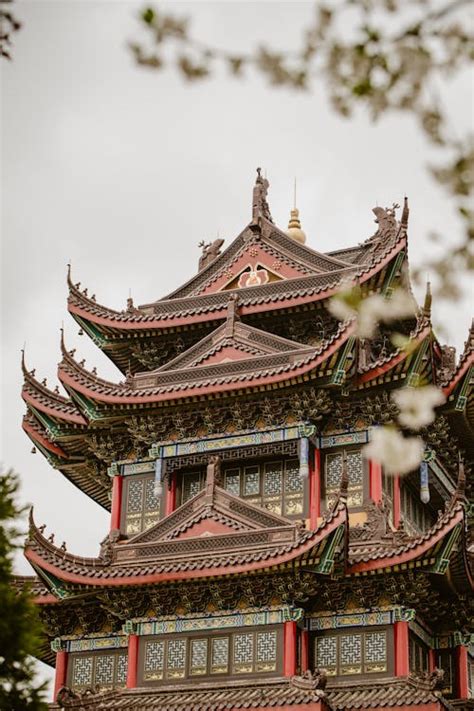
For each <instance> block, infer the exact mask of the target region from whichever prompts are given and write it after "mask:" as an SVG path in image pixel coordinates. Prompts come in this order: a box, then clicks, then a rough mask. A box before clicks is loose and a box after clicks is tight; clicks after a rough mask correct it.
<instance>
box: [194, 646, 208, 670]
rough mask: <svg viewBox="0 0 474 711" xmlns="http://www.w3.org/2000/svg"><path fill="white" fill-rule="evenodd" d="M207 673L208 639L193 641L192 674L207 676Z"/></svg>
mask: <svg viewBox="0 0 474 711" xmlns="http://www.w3.org/2000/svg"><path fill="white" fill-rule="evenodd" d="M206 671H207V639H193V640H192V641H191V674H205V673H206Z"/></svg>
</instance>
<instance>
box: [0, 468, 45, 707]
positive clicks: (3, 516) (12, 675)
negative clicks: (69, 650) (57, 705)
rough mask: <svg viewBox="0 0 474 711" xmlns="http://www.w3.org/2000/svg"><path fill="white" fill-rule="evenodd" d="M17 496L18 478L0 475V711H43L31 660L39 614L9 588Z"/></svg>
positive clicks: (40, 687) (37, 640)
mask: <svg viewBox="0 0 474 711" xmlns="http://www.w3.org/2000/svg"><path fill="white" fill-rule="evenodd" d="M17 493H18V477H17V476H16V475H15V474H13V473H12V472H11V471H9V472H6V473H4V472H0V610H1V615H0V709H8V711H46V709H47V705H46V703H45V702H44V700H43V692H44V690H45V687H46V684H40V685H35V682H34V677H35V669H34V662H33V660H32V656H33V655H35V653H37V651H38V647H39V643H40V634H41V627H40V622H39V619H38V614H37V611H36V607H35V605H34V603H33V601H32V599H31V596H30V594H29V592H28V590H21V591H17V589H16V588H15V587H14V586H13V585H12V578H13V555H14V552H15V550H16V549H17V548H18V547H19V544H18V539H19V537H20V535H21V532H20V531H19V530H18V529H17V527H16V526H17V523H18V520H19V517H20V516H21V515H22V514H23V512H24V509H20V508H18V506H17V504H16V497H17Z"/></svg>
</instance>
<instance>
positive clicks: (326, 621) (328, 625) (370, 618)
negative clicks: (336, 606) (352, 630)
mask: <svg viewBox="0 0 474 711" xmlns="http://www.w3.org/2000/svg"><path fill="white" fill-rule="evenodd" d="M392 622H393V610H374V611H373V612H348V613H345V614H341V615H321V616H319V617H310V618H309V619H308V620H307V628H308V629H309V630H311V631H315V630H316V631H320V630H335V629H339V628H341V627H370V626H372V625H389V624H392Z"/></svg>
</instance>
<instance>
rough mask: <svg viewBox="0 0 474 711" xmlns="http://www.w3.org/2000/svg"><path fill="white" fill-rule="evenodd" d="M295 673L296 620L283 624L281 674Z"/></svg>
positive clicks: (290, 674)
mask: <svg viewBox="0 0 474 711" xmlns="http://www.w3.org/2000/svg"><path fill="white" fill-rule="evenodd" d="M295 674H296V622H293V621H292V620H289V621H288V622H285V623H284V624H283V675H284V676H294V675H295Z"/></svg>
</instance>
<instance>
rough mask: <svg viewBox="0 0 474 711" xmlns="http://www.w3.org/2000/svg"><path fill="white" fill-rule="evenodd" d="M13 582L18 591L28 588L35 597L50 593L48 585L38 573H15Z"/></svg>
mask: <svg viewBox="0 0 474 711" xmlns="http://www.w3.org/2000/svg"><path fill="white" fill-rule="evenodd" d="M11 584H12V586H13V587H14V588H15V590H18V592H20V591H21V590H24V589H25V588H28V590H29V591H30V592H31V594H32V595H33V596H34V597H46V596H47V595H49V594H50V592H49V590H48V588H47V587H46V585H44V583H43V581H42V580H41V579H40V578H38V576H37V575H14V576H13V578H12V580H11Z"/></svg>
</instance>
